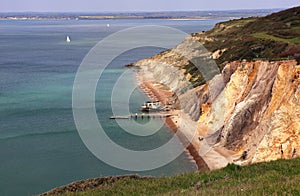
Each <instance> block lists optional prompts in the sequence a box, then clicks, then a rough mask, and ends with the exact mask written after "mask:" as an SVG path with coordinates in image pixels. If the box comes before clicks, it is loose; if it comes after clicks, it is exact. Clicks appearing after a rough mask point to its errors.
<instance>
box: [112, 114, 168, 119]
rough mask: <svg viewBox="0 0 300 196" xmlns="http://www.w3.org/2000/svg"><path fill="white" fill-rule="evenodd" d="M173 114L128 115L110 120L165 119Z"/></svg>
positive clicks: (113, 117)
mask: <svg viewBox="0 0 300 196" xmlns="http://www.w3.org/2000/svg"><path fill="white" fill-rule="evenodd" d="M171 116H173V114H169V113H146V114H144V113H143V114H137V113H136V114H130V115H126V116H111V117H109V118H110V119H149V118H167V117H171Z"/></svg>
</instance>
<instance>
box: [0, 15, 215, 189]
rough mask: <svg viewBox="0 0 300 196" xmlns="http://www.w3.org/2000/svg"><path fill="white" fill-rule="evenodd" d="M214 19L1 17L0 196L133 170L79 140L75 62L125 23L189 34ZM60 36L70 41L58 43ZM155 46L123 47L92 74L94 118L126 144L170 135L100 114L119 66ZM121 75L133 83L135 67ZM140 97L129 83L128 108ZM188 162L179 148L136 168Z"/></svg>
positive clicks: (181, 166) (175, 169) (162, 171)
mask: <svg viewBox="0 0 300 196" xmlns="http://www.w3.org/2000/svg"><path fill="white" fill-rule="evenodd" d="M216 22H218V21H168V20H112V21H105V20H103V21H0V195H33V194H37V193H41V192H44V191H47V190H49V189H51V188H54V187H57V186H60V185H63V184H67V183H70V182H72V181H76V180H81V179H86V178H92V177H100V176H108V175H123V174H131V173H136V172H131V171H123V170H119V169H116V168H113V167H111V166H109V165H107V164H105V163H103V162H102V161H100V160H98V159H97V158H96V157H94V156H93V155H92V153H90V152H89V151H88V150H87V148H86V147H85V145H84V144H83V143H82V141H81V139H80V137H79V135H78V133H77V131H76V128H75V124H74V120H73V116H72V87H73V81H74V77H75V73H76V70H77V68H78V66H79V65H80V63H81V61H82V59H83V58H84V56H85V55H86V54H87V53H88V52H89V50H90V49H91V48H92V47H93V46H94V45H95V44H96V43H97V42H98V41H100V40H101V39H103V38H104V37H106V36H108V35H110V34H111V33H113V32H116V31H118V30H121V29H124V28H127V27H133V26H139V25H167V26H171V27H174V28H178V29H180V30H182V31H185V32H187V33H192V32H197V31H202V30H207V29H209V28H211V27H212V26H213V25H214V24H215V23H216ZM107 23H110V27H109V28H107V26H106V24H107ZM67 35H69V36H70V37H71V39H72V43H71V44H66V42H65V39H66V36H67ZM160 51H162V49H160V48H142V49H136V50H133V51H129V52H126V53H124V54H123V55H121V56H120V57H118V58H116V59H115V60H114V61H113V62H112V63H111V64H110V66H109V68H108V69H107V70H106V71H105V74H104V75H103V76H102V77H101V79H100V81H99V84H98V90H97V93H96V107H97V112H98V113H97V114H98V117H99V120H100V122H101V123H102V125H103V126H104V127H105V130H106V131H107V135H109V136H110V138H111V139H112V140H113V141H115V142H116V143H118V144H120V145H122V146H124V147H126V148H130V149H135V150H147V149H152V148H155V147H158V146H160V145H162V144H164V143H165V142H166V141H168V140H169V139H170V137H172V133H171V132H170V131H169V130H168V129H167V128H166V127H163V128H162V129H161V130H160V131H159V132H157V133H156V134H154V135H152V136H150V137H143V138H136V137H132V136H131V135H130V134H128V133H126V132H124V131H122V129H121V128H120V127H118V125H117V124H116V122H115V121H113V120H108V119H107V117H108V116H110V115H111V114H112V112H111V108H110V94H111V89H112V88H113V85H114V82H115V81H116V80H117V79H118V77H119V76H120V75H121V74H122V73H123V72H124V71H125V70H126V69H125V68H124V65H125V64H129V63H132V62H135V61H137V60H139V59H143V58H145V57H149V56H151V55H153V54H155V53H157V52H160ZM126 79H127V80H128V82H129V83H132V85H134V84H135V82H136V81H135V78H134V73H131V74H128V76H127V78H126ZM145 99H147V98H146V96H145V95H144V94H143V93H142V92H140V91H139V90H138V89H136V90H135V91H134V93H133V94H132V96H131V99H130V110H131V111H132V112H138V109H139V105H140V104H142V103H143V101H144V100H145ZM157 121H159V120H157ZM140 123H143V122H140ZM151 123H155V121H154V122H151ZM151 123H150V124H148V125H147V126H149V127H151ZM174 148H182V146H181V145H180V144H178V145H177V146H174ZM170 150H172V149H170ZM120 161H122V160H120ZM195 169H196V166H195V164H194V163H193V162H191V161H190V158H189V156H188V154H187V153H183V154H182V155H181V156H180V157H178V158H177V159H176V160H175V161H173V162H172V163H170V164H168V165H166V166H164V167H162V168H159V169H156V170H152V171H147V172H141V173H139V174H140V175H154V176H169V175H175V174H179V173H184V172H190V171H194V170H195Z"/></svg>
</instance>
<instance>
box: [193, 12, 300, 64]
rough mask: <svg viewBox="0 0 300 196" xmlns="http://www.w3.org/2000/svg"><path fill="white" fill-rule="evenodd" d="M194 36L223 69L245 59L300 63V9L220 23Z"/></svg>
mask: <svg viewBox="0 0 300 196" xmlns="http://www.w3.org/2000/svg"><path fill="white" fill-rule="evenodd" d="M192 36H194V37H195V38H197V39H198V40H200V41H201V42H202V43H203V44H204V46H205V47H206V48H207V49H208V50H209V51H210V52H212V53H214V52H215V53H217V54H215V55H216V57H217V58H215V59H216V61H217V63H218V64H219V65H220V67H221V68H222V67H223V65H224V62H231V61H235V60H242V59H246V60H254V59H258V58H259V59H264V60H279V59H281V60H283V59H296V60H297V61H298V62H300V7H295V8H291V9H288V10H284V11H281V12H278V13H274V14H271V15H268V16H266V17H252V18H245V19H243V18H242V19H237V20H231V21H227V22H222V23H218V24H217V25H216V26H215V27H214V28H213V29H212V30H209V31H207V32H201V33H195V34H193V35H192Z"/></svg>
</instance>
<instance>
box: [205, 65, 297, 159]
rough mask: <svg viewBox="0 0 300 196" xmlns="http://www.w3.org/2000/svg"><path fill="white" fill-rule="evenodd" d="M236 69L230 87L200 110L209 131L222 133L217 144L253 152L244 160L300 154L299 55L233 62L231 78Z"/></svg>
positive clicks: (228, 68)
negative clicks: (289, 57)
mask: <svg viewBox="0 0 300 196" xmlns="http://www.w3.org/2000/svg"><path fill="white" fill-rule="evenodd" d="M230 69H231V70H232V69H235V71H234V72H233V74H232V75H231V77H230V79H229V81H228V83H227V84H226V86H225V88H224V89H223V91H222V92H221V93H220V94H219V96H218V98H217V99H216V100H215V101H214V102H212V104H210V105H209V107H207V106H206V110H207V111H206V113H202V115H201V116H200V120H199V123H200V124H203V125H204V126H205V127H206V129H207V131H206V133H205V134H206V137H207V135H212V134H218V135H219V138H218V140H217V143H216V145H218V146H222V147H225V148H226V149H228V150H232V151H235V152H237V154H236V158H239V157H238V155H239V153H241V152H247V153H246V154H247V155H246V156H245V160H244V161H242V162H241V161H239V162H238V163H251V162H261V161H269V160H275V159H279V158H292V157H295V156H298V155H299V152H300V134H299V131H300V129H299V127H300V126H299V125H300V113H299V110H300V102H299V101H300V99H299V89H300V87H299V81H300V80H299V73H300V67H299V66H297V63H296V61H278V62H264V61H256V62H233V63H230V64H227V65H226V67H225V69H224V70H223V78H224V81H225V82H226V81H227V80H228V79H227V78H228V76H226V75H228V74H227V72H228V70H230ZM229 75H230V74H229ZM216 145H215V146H216ZM236 160H237V159H236Z"/></svg>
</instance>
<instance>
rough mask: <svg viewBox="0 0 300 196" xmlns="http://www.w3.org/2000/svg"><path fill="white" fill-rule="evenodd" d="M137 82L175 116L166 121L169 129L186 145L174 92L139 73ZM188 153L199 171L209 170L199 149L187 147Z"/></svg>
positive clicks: (190, 145)
mask: <svg viewBox="0 0 300 196" xmlns="http://www.w3.org/2000/svg"><path fill="white" fill-rule="evenodd" d="M137 81H138V83H139V87H140V88H141V89H142V90H143V91H144V92H145V93H146V94H147V95H148V97H149V98H150V99H151V100H152V101H160V103H161V104H162V105H164V106H167V107H168V108H170V111H169V112H168V113H171V114H173V116H172V117H168V118H166V119H165V122H166V124H167V125H168V127H169V128H170V129H171V130H172V131H173V132H174V133H176V134H177V136H178V137H179V139H180V140H181V141H182V143H184V140H185V138H183V137H182V135H184V134H178V133H177V132H178V130H179V129H178V126H179V124H178V123H179V122H180V118H181V117H180V115H178V114H179V113H180V110H176V109H174V106H173V104H172V103H173V99H172V95H173V92H172V91H171V90H170V89H168V88H167V87H166V86H164V85H162V84H160V83H158V82H156V81H154V80H149V79H145V78H144V77H143V76H142V75H141V74H139V73H137ZM186 149H187V151H188V152H189V154H190V155H191V157H192V158H193V159H194V161H195V163H196V165H197V167H198V170H199V171H206V170H209V167H208V165H207V164H206V162H205V161H204V160H203V158H202V157H201V156H199V153H198V152H197V149H196V148H195V147H194V146H193V145H192V144H189V145H188V146H187V147H186Z"/></svg>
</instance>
